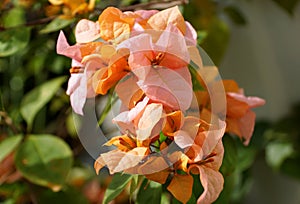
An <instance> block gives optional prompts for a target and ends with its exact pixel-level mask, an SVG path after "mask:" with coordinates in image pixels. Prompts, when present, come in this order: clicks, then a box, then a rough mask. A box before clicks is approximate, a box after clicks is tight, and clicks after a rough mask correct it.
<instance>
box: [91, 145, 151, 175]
mask: <svg viewBox="0 0 300 204" xmlns="http://www.w3.org/2000/svg"><path fill="white" fill-rule="evenodd" d="M147 151H148V148H146V147H136V148H134V149H132V150H130V151H128V152H124V151H121V150H118V149H117V150H112V151H109V152H107V153H103V154H101V155H100V157H99V158H98V159H97V160H96V162H95V165H94V168H95V170H96V172H99V171H100V169H102V168H103V167H104V166H107V168H108V169H109V172H110V173H111V174H114V173H117V172H122V171H124V170H127V169H130V168H132V167H135V166H137V165H138V164H139V163H140V162H141V161H142V160H143V159H144V157H145V155H146V153H147Z"/></svg>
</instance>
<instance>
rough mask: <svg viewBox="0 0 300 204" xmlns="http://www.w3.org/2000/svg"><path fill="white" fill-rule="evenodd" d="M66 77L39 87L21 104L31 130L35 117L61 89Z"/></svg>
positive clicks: (27, 95)
mask: <svg viewBox="0 0 300 204" xmlns="http://www.w3.org/2000/svg"><path fill="white" fill-rule="evenodd" d="M65 80H66V77H59V78H55V79H52V80H50V81H48V82H45V83H43V84H42V85H39V86H38V87H36V88H34V89H33V90H31V91H30V92H29V93H27V94H26V95H25V96H24V98H23V100H22V102H21V110H20V111H21V114H22V116H23V118H24V119H25V120H26V122H27V124H28V127H29V129H31V127H32V123H33V120H34V117H35V116H36V114H37V113H38V112H39V110H40V109H41V108H42V107H43V106H44V105H46V104H47V103H48V102H49V101H50V100H51V98H52V97H53V96H54V95H55V94H56V92H57V91H58V90H59V89H60V87H61V85H62V83H64V82H65Z"/></svg>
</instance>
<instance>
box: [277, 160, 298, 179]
mask: <svg viewBox="0 0 300 204" xmlns="http://www.w3.org/2000/svg"><path fill="white" fill-rule="evenodd" d="M299 164H300V156H299V155H298V157H295V158H287V159H286V160H285V161H284V162H283V163H282V165H281V167H280V171H281V172H283V173H284V174H286V175H288V176H290V177H293V178H295V179H298V180H299V181H300V174H299V172H300V165H299Z"/></svg>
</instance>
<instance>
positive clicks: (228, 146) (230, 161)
mask: <svg viewBox="0 0 300 204" xmlns="http://www.w3.org/2000/svg"><path fill="white" fill-rule="evenodd" d="M223 145H224V158H223V163H222V166H221V168H220V171H221V172H222V174H223V175H224V177H226V176H229V175H231V174H232V173H233V172H234V171H235V169H236V167H237V164H238V156H237V155H238V151H237V147H236V144H235V141H234V139H233V138H232V137H231V136H230V135H224V137H223Z"/></svg>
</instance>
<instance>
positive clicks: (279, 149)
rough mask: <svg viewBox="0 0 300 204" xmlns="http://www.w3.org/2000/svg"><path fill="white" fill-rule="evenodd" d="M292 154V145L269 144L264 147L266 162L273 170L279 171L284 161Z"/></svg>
mask: <svg viewBox="0 0 300 204" xmlns="http://www.w3.org/2000/svg"><path fill="white" fill-rule="evenodd" d="M293 153H294V149H293V144H292V143H287V142H285V143H283V142H271V143H269V144H268V145H267V147H266V161H267V163H268V164H269V165H270V166H271V167H273V168H274V169H279V168H280V166H281V164H282V163H283V162H284V160H286V159H287V158H289V157H290V156H291V155H292V154H293Z"/></svg>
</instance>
